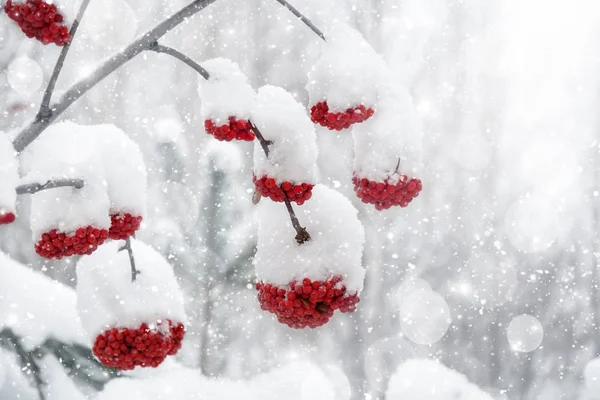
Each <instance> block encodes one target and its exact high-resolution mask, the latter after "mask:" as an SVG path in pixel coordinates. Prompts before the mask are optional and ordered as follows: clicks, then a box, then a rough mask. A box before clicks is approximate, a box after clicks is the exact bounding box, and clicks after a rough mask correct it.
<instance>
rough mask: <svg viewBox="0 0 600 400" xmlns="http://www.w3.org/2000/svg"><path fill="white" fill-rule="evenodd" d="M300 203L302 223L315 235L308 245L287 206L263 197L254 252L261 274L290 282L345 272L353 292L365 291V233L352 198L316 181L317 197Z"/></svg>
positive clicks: (262, 278) (278, 281)
mask: <svg viewBox="0 0 600 400" xmlns="http://www.w3.org/2000/svg"><path fill="white" fill-rule="evenodd" d="M294 209H295V212H296V215H297V217H298V219H299V220H300V225H301V226H305V227H306V229H307V231H308V233H309V234H310V235H311V237H312V239H311V240H310V241H309V242H307V243H304V244H302V245H298V244H297V243H296V240H295V239H294V238H295V236H296V233H295V231H294V229H293V227H292V226H291V222H290V221H289V216H288V214H287V211H286V208H285V207H284V206H283V205H282V204H278V203H273V202H270V201H263V202H261V205H260V209H259V221H260V222H259V229H258V250H257V253H256V256H255V257H254V266H255V267H256V276H257V279H258V280H259V281H263V282H268V283H271V284H275V285H277V286H285V285H287V284H289V283H290V282H291V281H293V280H296V281H301V280H302V279H303V278H309V279H311V280H326V279H328V278H330V277H332V276H335V275H340V276H342V278H343V282H344V284H345V286H346V288H347V289H348V293H355V292H358V293H360V291H361V290H362V287H363V281H364V277H365V269H364V268H363V267H362V259H361V258H362V250H363V246H364V242H365V233H364V229H363V226H362V224H361V223H360V221H359V220H358V211H357V210H356V209H355V208H354V206H353V205H352V203H350V201H349V200H348V199H347V198H346V197H344V196H343V195H342V194H340V193H338V192H337V191H335V190H333V189H329V188H327V187H326V186H324V185H316V186H315V187H314V189H313V197H312V199H311V200H310V201H307V202H306V203H305V204H304V205H302V206H296V207H294Z"/></svg>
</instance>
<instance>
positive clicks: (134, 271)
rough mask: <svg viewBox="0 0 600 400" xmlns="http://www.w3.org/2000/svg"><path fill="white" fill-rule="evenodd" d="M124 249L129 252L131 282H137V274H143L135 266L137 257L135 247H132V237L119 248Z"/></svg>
mask: <svg viewBox="0 0 600 400" xmlns="http://www.w3.org/2000/svg"><path fill="white" fill-rule="evenodd" d="M123 250H127V254H129V265H131V282H135V280H136V279H137V276H138V275H139V274H141V272H140V271H138V270H137V268H136V267H135V258H134V257H133V249H132V248H131V238H127V240H126V241H125V246H123V247H121V248H120V249H119V251H123Z"/></svg>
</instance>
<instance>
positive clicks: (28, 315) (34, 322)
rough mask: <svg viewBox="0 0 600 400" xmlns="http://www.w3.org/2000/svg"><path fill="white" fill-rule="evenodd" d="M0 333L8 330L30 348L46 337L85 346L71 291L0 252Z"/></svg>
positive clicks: (73, 295)
mask: <svg viewBox="0 0 600 400" xmlns="http://www.w3.org/2000/svg"><path fill="white" fill-rule="evenodd" d="M0 277H1V278H0V316H1V318H0V331H2V330H3V329H5V328H10V329H12V330H13V332H15V333H16V334H17V335H19V336H20V337H21V338H22V340H23V342H22V343H23V345H24V346H25V348H26V349H33V348H35V347H36V346H39V345H40V344H42V343H43V342H44V341H45V340H46V339H47V338H49V337H53V338H56V339H58V340H61V341H63V342H65V343H75V342H76V343H80V344H83V343H85V340H84V337H83V331H82V329H81V324H80V322H79V318H78V316H77V310H76V308H75V291H74V290H73V289H71V288H69V287H67V286H64V285H62V284H60V283H58V282H55V281H53V280H52V279H50V278H48V277H46V276H44V275H43V274H41V273H38V272H35V271H33V270H32V269H30V268H28V267H26V266H24V265H21V264H19V263H18V262H16V261H14V260H12V259H11V258H9V257H8V256H7V255H5V254H3V253H1V252H0Z"/></svg>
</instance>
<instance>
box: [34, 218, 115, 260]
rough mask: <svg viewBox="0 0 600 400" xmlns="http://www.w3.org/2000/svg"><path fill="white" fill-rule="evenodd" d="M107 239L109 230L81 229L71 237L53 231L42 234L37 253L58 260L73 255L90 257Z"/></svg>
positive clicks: (36, 246)
mask: <svg viewBox="0 0 600 400" xmlns="http://www.w3.org/2000/svg"><path fill="white" fill-rule="evenodd" d="M107 238H108V230H106V229H97V228H94V227H92V226H88V227H87V228H79V229H77V231H76V232H75V233H74V234H73V235H71V236H69V235H66V234H65V233H61V232H57V230H56V229H53V230H52V231H50V232H48V233H44V234H42V238H41V239H40V240H39V241H38V242H37V244H36V245H35V252H36V253H37V254H39V255H40V256H42V257H45V258H56V259H58V260H60V259H62V258H63V257H69V256H73V255H80V256H83V255H90V254H92V253H93V252H94V251H96V249H97V248H98V246H100V245H102V243H104V241H105V240H106V239H107Z"/></svg>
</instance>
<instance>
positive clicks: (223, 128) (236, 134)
mask: <svg viewBox="0 0 600 400" xmlns="http://www.w3.org/2000/svg"><path fill="white" fill-rule="evenodd" d="M204 129H205V130H206V133H208V134H210V135H212V136H214V137H215V139H217V140H220V141H225V142H230V141H232V140H242V141H247V142H251V141H253V140H254V137H255V136H254V132H253V131H252V125H251V124H250V122H248V121H246V120H243V119H239V120H238V119H236V118H235V117H229V120H228V123H226V124H222V125H217V124H216V123H215V122H214V121H213V120H210V119H207V120H206V121H204Z"/></svg>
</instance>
